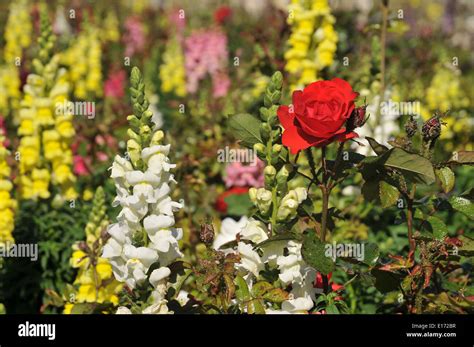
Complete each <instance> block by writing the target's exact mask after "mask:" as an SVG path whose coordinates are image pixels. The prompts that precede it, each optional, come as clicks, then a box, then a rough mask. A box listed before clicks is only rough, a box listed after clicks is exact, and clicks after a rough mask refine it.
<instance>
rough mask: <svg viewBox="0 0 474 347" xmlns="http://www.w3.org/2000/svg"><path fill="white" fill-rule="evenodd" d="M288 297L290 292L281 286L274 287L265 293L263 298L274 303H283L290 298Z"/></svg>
mask: <svg viewBox="0 0 474 347" xmlns="http://www.w3.org/2000/svg"><path fill="white" fill-rule="evenodd" d="M288 297H289V294H288V293H287V292H285V291H284V290H283V289H281V288H274V289H272V290H270V291H269V292H267V293H265V294H264V295H263V299H265V300H267V301H270V302H274V303H282V302H283V301H285V300H288Z"/></svg>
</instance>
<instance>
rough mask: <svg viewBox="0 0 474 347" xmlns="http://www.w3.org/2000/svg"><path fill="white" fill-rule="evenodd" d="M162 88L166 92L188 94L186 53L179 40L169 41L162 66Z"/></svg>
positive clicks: (178, 94)
mask: <svg viewBox="0 0 474 347" xmlns="http://www.w3.org/2000/svg"><path fill="white" fill-rule="evenodd" d="M160 79H161V90H162V91H163V92H165V93H170V92H174V93H175V94H176V95H177V96H180V97H183V96H185V95H186V72H185V68H184V54H183V50H182V47H181V44H180V42H179V40H177V39H173V40H171V41H169V42H168V44H167V46H166V50H165V52H164V54H163V64H162V65H161V66H160Z"/></svg>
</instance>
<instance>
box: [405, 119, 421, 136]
mask: <svg viewBox="0 0 474 347" xmlns="http://www.w3.org/2000/svg"><path fill="white" fill-rule="evenodd" d="M417 131H418V123H417V122H416V120H415V118H414V117H413V116H410V119H409V120H408V121H407V122H406V123H405V132H406V133H407V136H408V137H413V136H415V134H416V132H417Z"/></svg>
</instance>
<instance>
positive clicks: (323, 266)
mask: <svg viewBox="0 0 474 347" xmlns="http://www.w3.org/2000/svg"><path fill="white" fill-rule="evenodd" d="M325 253H326V249H325V244H324V243H322V242H321V241H320V240H319V238H318V235H316V233H315V232H314V231H310V232H306V233H305V234H304V235H303V246H302V248H301V254H302V256H303V259H304V261H305V262H306V263H308V264H309V265H310V266H312V267H313V268H315V269H316V270H318V271H319V272H321V273H322V274H323V275H327V274H329V273H330V272H332V271H333V270H334V266H335V264H334V262H333V261H332V259H331V258H329V257H326V255H325Z"/></svg>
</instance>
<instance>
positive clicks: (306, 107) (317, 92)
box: [277, 78, 359, 154]
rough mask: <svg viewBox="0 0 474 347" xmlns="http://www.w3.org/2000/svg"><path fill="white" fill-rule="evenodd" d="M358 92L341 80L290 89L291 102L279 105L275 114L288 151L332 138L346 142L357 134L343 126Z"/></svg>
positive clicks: (320, 143) (322, 143) (325, 143)
mask: <svg viewBox="0 0 474 347" xmlns="http://www.w3.org/2000/svg"><path fill="white" fill-rule="evenodd" d="M358 95H359V94H358V93H356V92H354V91H353V90H352V87H351V85H350V84H349V83H348V82H346V81H344V80H342V79H340V78H334V79H332V80H330V81H317V82H314V83H311V84H310V85H308V86H306V88H304V90H302V91H301V90H297V91H295V92H293V105H292V106H285V105H282V106H280V107H279V108H278V111H277V114H278V119H279V120H280V122H281V124H282V125H283V128H284V129H285V130H284V132H283V138H282V141H283V144H284V145H285V146H287V147H289V148H290V150H291V153H293V154H295V153H298V152H299V151H300V150H302V149H306V148H308V147H311V146H316V147H322V146H325V145H327V144H329V143H331V142H333V141H336V140H337V141H341V142H342V141H346V140H348V139H351V138H353V137H357V136H358V135H357V134H356V133H354V132H352V131H349V130H348V129H346V127H345V123H346V121H347V120H348V119H349V117H350V116H351V114H352V112H353V111H354V108H355V104H354V99H355V98H356V97H357V96H358Z"/></svg>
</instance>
